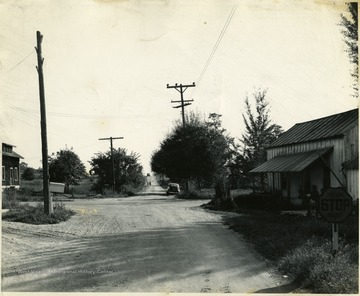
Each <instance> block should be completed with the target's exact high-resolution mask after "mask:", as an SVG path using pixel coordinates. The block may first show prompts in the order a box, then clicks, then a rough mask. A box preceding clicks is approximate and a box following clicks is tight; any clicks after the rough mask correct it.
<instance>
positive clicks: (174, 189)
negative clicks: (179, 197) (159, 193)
mask: <svg viewBox="0 0 360 296" xmlns="http://www.w3.org/2000/svg"><path fill="white" fill-rule="evenodd" d="M176 193H180V186H179V184H178V183H169V186H168V188H167V190H166V194H167V195H169V194H176Z"/></svg>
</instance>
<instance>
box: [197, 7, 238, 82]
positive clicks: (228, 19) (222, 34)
mask: <svg viewBox="0 0 360 296" xmlns="http://www.w3.org/2000/svg"><path fill="white" fill-rule="evenodd" d="M236 9H237V4H236V5H234V6H233V8H232V9H231V11H230V14H229V16H228V18H227V20H226V22H225V24H224V27H223V29H222V30H221V32H220V35H219V37H218V39H217V40H216V43H215V45H214V47H213V49H212V51H211V53H210V55H209V57H208V59H207V61H206V63H205V66H204V68H203V69H202V71H201V73H200V75H199V78H198V79H197V81H196V83H197V84H198V85H199V84H200V81H201V80H202V78H203V76H204V74H205V72H206V70H207V68H208V67H209V64H210V62H211V60H212V58H213V57H214V54H215V52H216V50H217V48H218V47H219V44H220V42H221V40H222V38H223V37H224V35H225V32H226V30H227V28H228V27H229V24H230V22H231V20H232V18H233V16H234V13H235V11H236Z"/></svg>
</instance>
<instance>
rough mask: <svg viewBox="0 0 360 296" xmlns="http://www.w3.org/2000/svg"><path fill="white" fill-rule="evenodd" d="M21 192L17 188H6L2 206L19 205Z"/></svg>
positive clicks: (7, 207) (3, 193)
mask: <svg viewBox="0 0 360 296" xmlns="http://www.w3.org/2000/svg"><path fill="white" fill-rule="evenodd" d="M20 195H21V193H20V192H19V191H18V190H17V189H15V188H5V189H4V190H3V192H2V208H3V209H12V208H14V207H17V206H18V205H19V201H20Z"/></svg>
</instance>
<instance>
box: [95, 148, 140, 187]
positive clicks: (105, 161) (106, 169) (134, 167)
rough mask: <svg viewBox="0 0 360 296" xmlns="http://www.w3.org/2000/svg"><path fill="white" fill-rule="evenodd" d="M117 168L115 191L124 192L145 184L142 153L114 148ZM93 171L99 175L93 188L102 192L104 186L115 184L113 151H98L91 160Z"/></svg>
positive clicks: (115, 166)
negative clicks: (140, 159) (141, 160)
mask: <svg viewBox="0 0 360 296" xmlns="http://www.w3.org/2000/svg"><path fill="white" fill-rule="evenodd" d="M113 157H114V168H115V191H116V192H124V191H129V190H131V189H133V188H138V187H140V186H142V185H143V184H144V175H143V167H142V166H141V164H139V162H138V161H139V157H140V155H139V154H137V153H134V152H131V153H130V154H128V153H127V150H126V149H122V148H119V149H113ZM89 163H90V165H91V167H92V168H91V171H92V172H93V173H94V174H95V175H97V181H96V182H95V184H94V186H93V189H94V190H96V191H97V192H102V191H103V189H104V188H106V187H109V186H111V185H110V184H113V171H112V160H111V151H110V150H109V151H107V152H106V153H96V154H95V156H94V157H93V158H91V161H89Z"/></svg>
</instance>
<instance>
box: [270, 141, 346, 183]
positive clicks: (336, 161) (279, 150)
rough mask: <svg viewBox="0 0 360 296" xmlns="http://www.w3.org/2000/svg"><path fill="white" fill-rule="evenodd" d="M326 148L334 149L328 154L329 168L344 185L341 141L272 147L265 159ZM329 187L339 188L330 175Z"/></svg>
mask: <svg viewBox="0 0 360 296" xmlns="http://www.w3.org/2000/svg"><path fill="white" fill-rule="evenodd" d="M326 147H334V150H333V151H332V152H331V154H330V167H331V169H332V170H333V171H334V173H335V174H336V176H337V177H338V178H339V179H340V181H341V182H342V183H345V177H344V175H343V174H342V173H340V171H341V168H342V167H341V164H342V163H343V162H344V161H345V160H346V159H345V147H344V140H343V139H328V140H320V141H316V142H308V143H300V144H292V145H289V146H281V147H274V148H271V149H268V150H267V159H271V158H273V157H274V156H276V155H281V154H292V153H297V152H305V151H309V150H315V149H320V148H326ZM330 186H332V187H338V186H340V184H339V182H338V181H337V180H336V178H335V177H334V176H333V175H332V174H331V176H330Z"/></svg>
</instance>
